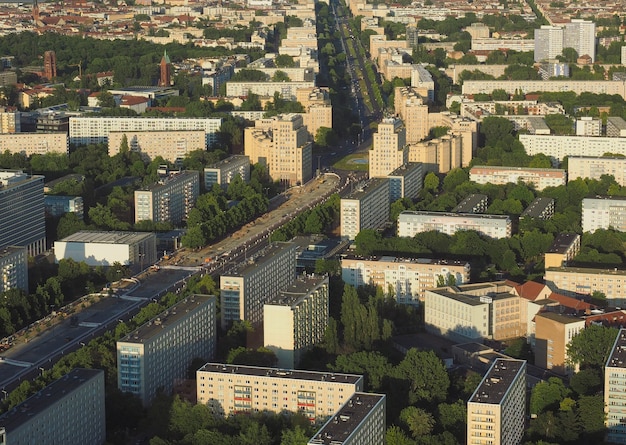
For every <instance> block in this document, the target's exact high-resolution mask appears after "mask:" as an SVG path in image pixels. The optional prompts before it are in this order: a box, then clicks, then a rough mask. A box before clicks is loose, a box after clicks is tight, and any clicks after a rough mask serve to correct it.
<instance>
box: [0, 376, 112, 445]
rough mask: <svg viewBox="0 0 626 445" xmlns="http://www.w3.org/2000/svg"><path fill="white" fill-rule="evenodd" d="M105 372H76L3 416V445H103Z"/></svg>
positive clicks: (0, 427) (0, 418) (0, 437)
mask: <svg viewBox="0 0 626 445" xmlns="http://www.w3.org/2000/svg"><path fill="white" fill-rule="evenodd" d="M105 441H106V423H105V412H104V371H102V370H100V369H81V368H75V369H73V370H72V371H70V372H69V373H68V374H66V375H64V376H63V377H61V378H60V379H58V380H55V381H54V382H52V383H51V384H49V385H48V386H46V387H45V388H43V389H42V390H41V391H39V392H38V393H36V394H35V395H33V396H31V397H29V398H28V399H26V400H25V401H24V402H22V403H20V404H19V405H17V406H16V407H15V409H12V410H11V411H8V412H6V413H5V414H3V415H2V416H0V443H3V444H7V445H9V444H14V445H29V444H35V443H36V444H40V445H54V444H60V443H62V444H64V445H84V444H87V443H89V444H94V445H102V444H104V443H105Z"/></svg>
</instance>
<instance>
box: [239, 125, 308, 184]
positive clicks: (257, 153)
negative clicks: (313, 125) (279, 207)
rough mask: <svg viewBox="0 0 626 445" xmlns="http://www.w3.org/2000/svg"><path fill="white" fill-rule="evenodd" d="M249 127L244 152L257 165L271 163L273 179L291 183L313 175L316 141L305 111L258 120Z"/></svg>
mask: <svg viewBox="0 0 626 445" xmlns="http://www.w3.org/2000/svg"><path fill="white" fill-rule="evenodd" d="M254 125H255V126H254V127H249V128H246V129H245V132H244V151H245V154H246V156H248V157H249V158H250V162H252V163H253V164H257V163H260V164H263V165H265V166H267V168H268V172H269V174H270V176H271V177H272V179H274V180H278V181H281V182H283V183H285V184H289V185H299V184H304V183H306V182H307V181H309V179H311V178H312V177H313V157H312V156H313V155H312V147H313V144H312V143H311V141H310V140H309V133H308V131H307V128H306V127H305V126H304V122H303V119H302V115H301V114H297V113H290V114H283V115H279V116H274V117H272V118H270V119H261V120H258V121H255V123H254Z"/></svg>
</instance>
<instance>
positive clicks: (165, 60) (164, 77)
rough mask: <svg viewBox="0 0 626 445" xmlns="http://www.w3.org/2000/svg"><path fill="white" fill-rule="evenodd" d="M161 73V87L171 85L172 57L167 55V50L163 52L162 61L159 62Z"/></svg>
mask: <svg viewBox="0 0 626 445" xmlns="http://www.w3.org/2000/svg"><path fill="white" fill-rule="evenodd" d="M159 73H160V77H159V86H160V87H169V86H170V85H172V62H171V61H170V57H169V56H168V55H167V50H166V51H164V52H163V57H162V58H161V63H159Z"/></svg>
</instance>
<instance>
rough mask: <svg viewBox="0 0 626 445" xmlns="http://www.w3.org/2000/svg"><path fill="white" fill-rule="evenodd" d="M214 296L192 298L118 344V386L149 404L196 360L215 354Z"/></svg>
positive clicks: (169, 389)
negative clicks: (158, 392)
mask: <svg viewBox="0 0 626 445" xmlns="http://www.w3.org/2000/svg"><path fill="white" fill-rule="evenodd" d="M215 307H216V306H215V297H214V296H209V295H191V296H189V297H187V298H185V299H184V300H182V301H180V302H178V303H176V304H175V305H174V306H172V307H170V308H169V309H167V310H166V311H164V312H162V313H160V314H159V315H157V316H156V317H155V318H153V319H152V320H150V321H148V322H146V323H144V324H143V325H141V326H140V327H138V328H137V329H135V330H134V331H132V332H130V333H129V334H127V335H126V336H124V337H123V338H122V339H120V340H119V341H118V342H117V386H118V388H119V389H120V390H121V391H123V392H130V393H132V394H135V395H136V396H137V397H139V398H140V399H141V401H142V402H143V404H144V405H149V404H150V403H151V402H152V400H153V399H154V397H155V396H156V394H157V391H159V389H161V390H163V391H165V392H170V391H171V390H172V388H173V387H174V382H175V380H177V379H183V378H185V377H186V375H187V372H188V368H189V365H191V362H192V361H193V360H194V359H195V358H203V359H205V360H211V359H212V358H213V357H214V355H215V343H216V333H217V324H216V312H215V311H216V309H215Z"/></svg>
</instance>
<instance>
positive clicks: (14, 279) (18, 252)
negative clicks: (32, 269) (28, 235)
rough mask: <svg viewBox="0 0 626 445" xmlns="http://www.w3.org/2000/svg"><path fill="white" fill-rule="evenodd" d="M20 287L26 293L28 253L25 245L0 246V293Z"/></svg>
mask: <svg viewBox="0 0 626 445" xmlns="http://www.w3.org/2000/svg"><path fill="white" fill-rule="evenodd" d="M11 289H21V290H23V291H24V292H25V293H28V253H27V251H26V247H16V246H8V247H3V248H0V293H2V292H6V291H8V290H11Z"/></svg>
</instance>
